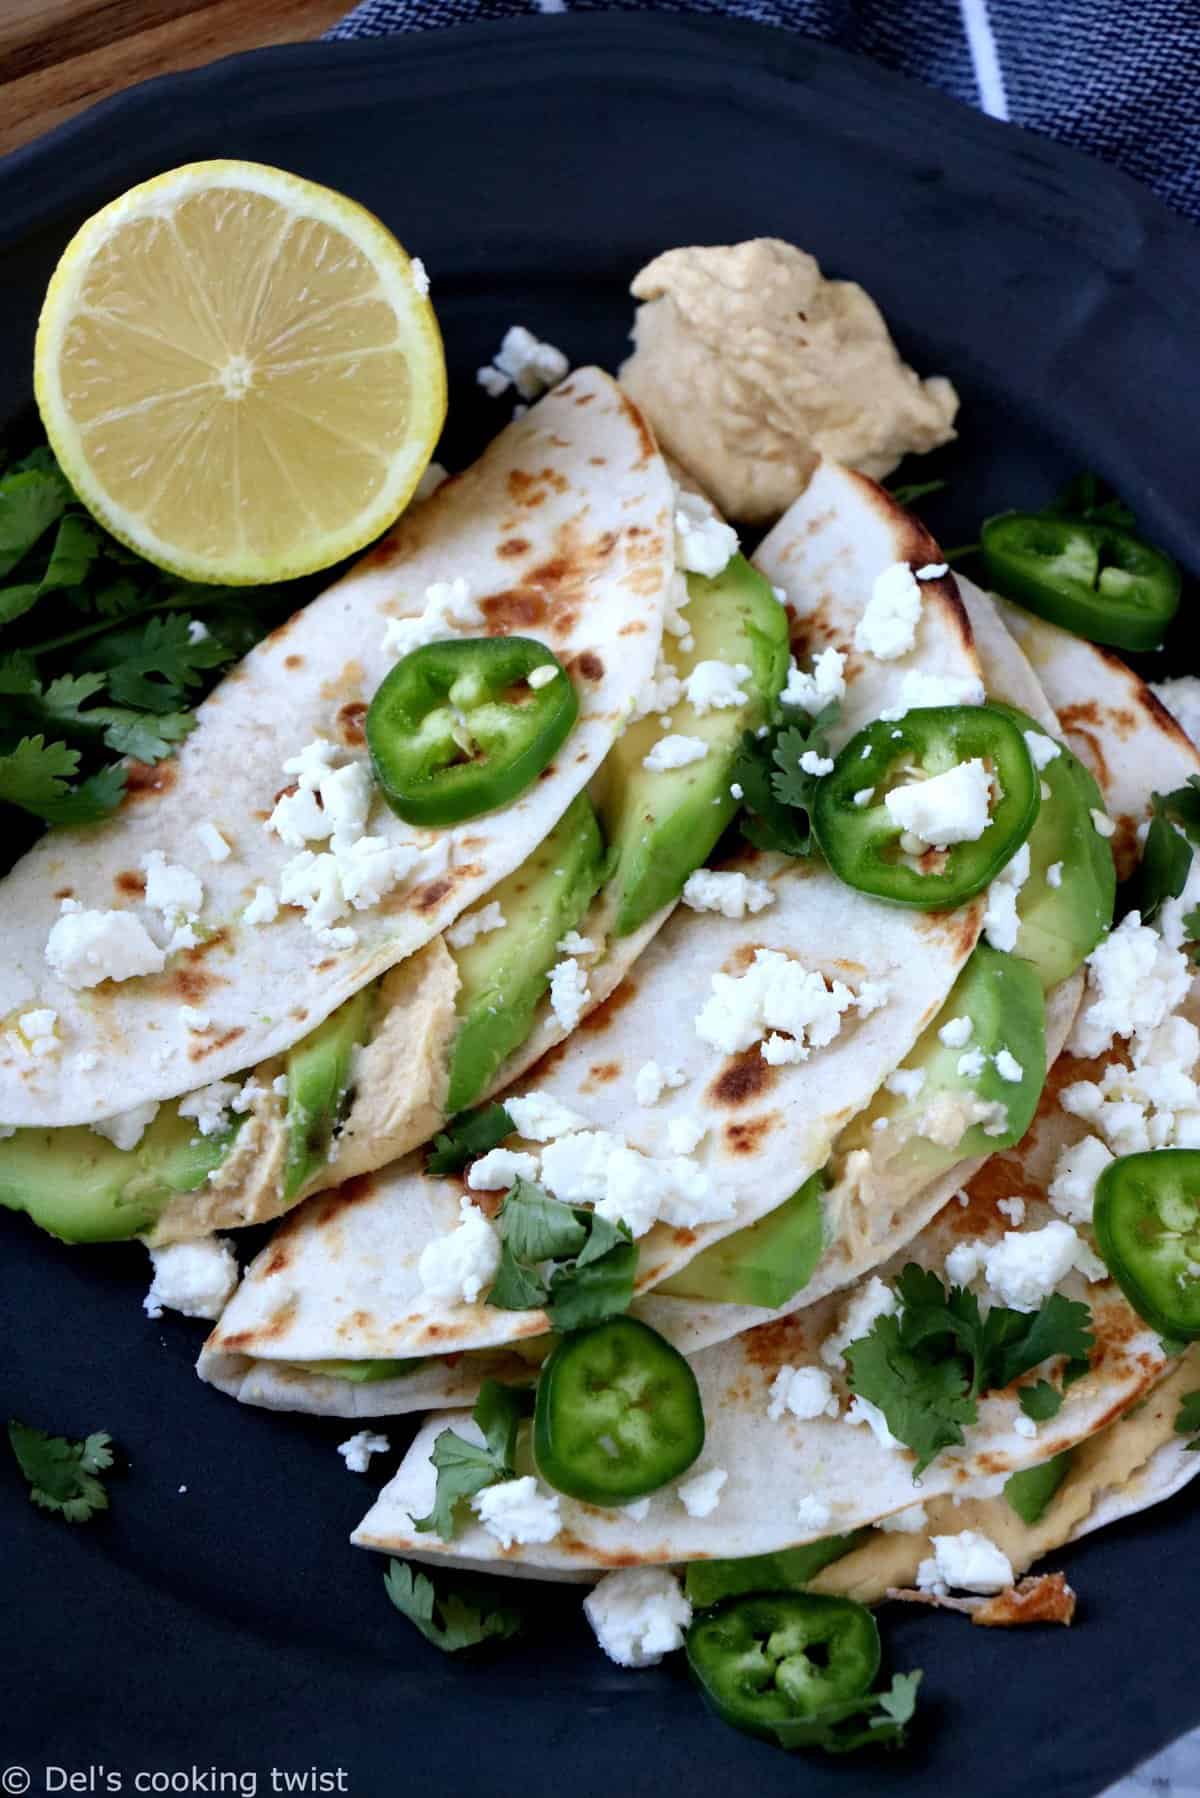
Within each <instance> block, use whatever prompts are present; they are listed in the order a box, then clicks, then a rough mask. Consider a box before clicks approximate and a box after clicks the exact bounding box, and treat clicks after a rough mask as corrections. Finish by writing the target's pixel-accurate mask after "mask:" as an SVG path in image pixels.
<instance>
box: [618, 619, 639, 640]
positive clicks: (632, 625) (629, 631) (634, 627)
mask: <svg viewBox="0 0 1200 1798" xmlns="http://www.w3.org/2000/svg"><path fill="white" fill-rule="evenodd" d="M645 628H646V626H645V624H644V623H643V622H642V620H641V619H640V618H631V619H630V620H629V623H628V624H623V625H622V626H621V628H620V630H619V631H618V632H617V635H618V637H637V636H640V635H641V633H642V632H643V631H644V630H645Z"/></svg>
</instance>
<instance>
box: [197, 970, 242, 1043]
mask: <svg viewBox="0 0 1200 1798" xmlns="http://www.w3.org/2000/svg"><path fill="white" fill-rule="evenodd" d="M213 984H214V985H216V986H223V985H224V984H225V983H224V981H214V983H213ZM244 1035H245V1030H244V1029H243V1027H242V1026H241V1025H240V1024H236V1025H235V1026H234V1027H233V1028H232V1029H231V1030H227V1031H226V1032H225V1034H224V1036H215V1037H212V1038H210V1039H209V1040H208V1041H206V1042H202V1043H192V1044H191V1045H190V1046H189V1048H188V1060H189V1061H203V1060H204V1057H205V1056H206V1055H212V1054H213V1053H214V1052H215V1051H216V1050H218V1049H227V1048H228V1047H229V1045H230V1043H236V1041H237V1039H238V1037H239V1036H244Z"/></svg>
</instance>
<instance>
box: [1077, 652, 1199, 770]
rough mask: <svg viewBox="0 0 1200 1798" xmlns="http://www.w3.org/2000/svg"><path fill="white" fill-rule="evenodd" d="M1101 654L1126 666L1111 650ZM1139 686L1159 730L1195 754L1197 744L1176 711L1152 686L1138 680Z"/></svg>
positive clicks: (1139, 699) (1126, 670) (1142, 699)
mask: <svg viewBox="0 0 1200 1798" xmlns="http://www.w3.org/2000/svg"><path fill="white" fill-rule="evenodd" d="M1100 654H1101V655H1102V656H1106V657H1108V659H1109V660H1110V661H1112V662H1116V663H1118V664H1119V665H1120V666H1121V667H1124V663H1123V662H1121V658H1120V657H1119V656H1115V655H1113V654H1112V653H1111V651H1109V650H1106V649H1102V650H1101V651H1100ZM1125 672H1126V673H1127V674H1128V672H1129V670H1128V669H1127V668H1126V669H1125ZM1138 688H1139V691H1138V696H1137V697H1138V701H1139V703H1140V704H1141V705H1142V706H1143V707H1144V708H1145V710H1146V711H1147V712H1148V713H1149V715H1150V719H1151V721H1152V722H1153V724H1154V725H1155V727H1156V728H1157V729H1158V730H1161V731H1163V732H1165V733H1166V735H1167V736H1170V737H1174V738H1175V740H1176V742H1178V743H1182V744H1183V745H1184V747H1185V748H1186V749H1189V750H1191V751H1192V753H1193V754H1194V753H1195V745H1194V743H1193V742H1192V739H1191V738H1190V737H1189V736H1188V734H1187V732H1186V731H1185V730H1184V728H1183V726H1182V724H1180V722H1179V720H1178V718H1176V716H1175V714H1174V712H1172V711H1171V710H1170V709H1169V708H1168V707H1167V706H1165V705H1164V704H1163V702H1162V700H1161V699H1160V698H1159V697H1158V694H1157V693H1155V692H1154V691H1153V690H1152V689H1151V688H1150V687H1148V686H1146V685H1145V683H1144V682H1143V681H1139V682H1138Z"/></svg>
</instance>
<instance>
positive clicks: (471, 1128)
mask: <svg viewBox="0 0 1200 1798" xmlns="http://www.w3.org/2000/svg"><path fill="white" fill-rule="evenodd" d="M515 1129H516V1125H515V1124H514V1123H513V1121H512V1119H511V1118H510V1117H509V1115H508V1113H507V1111H505V1109H504V1107H503V1105H485V1106H482V1107H481V1108H480V1109H479V1110H478V1111H460V1112H459V1114H458V1116H457V1117H452V1118H451V1119H450V1122H449V1123H448V1124H447V1125H446V1128H445V1129H444V1130H443V1131H441V1132H440V1133H439V1134H438V1135H437V1136H435V1137H434V1139H433V1147H432V1148H431V1149H430V1151H429V1153H428V1154H427V1155H426V1157H425V1172H426V1173H427V1174H457V1173H459V1172H460V1171H461V1169H463V1168H464V1167H466V1165H467V1163H468V1161H474V1159H475V1157H476V1156H477V1155H486V1154H487V1152H488V1150H489V1149H495V1148H498V1147H499V1146H500V1144H501V1143H502V1142H503V1141H504V1139H505V1137H506V1136H511V1135H512V1133H513V1131H514V1130H515Z"/></svg>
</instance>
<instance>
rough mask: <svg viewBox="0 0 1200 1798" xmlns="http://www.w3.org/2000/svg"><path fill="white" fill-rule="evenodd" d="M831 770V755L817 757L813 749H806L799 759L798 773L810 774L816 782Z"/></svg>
mask: <svg viewBox="0 0 1200 1798" xmlns="http://www.w3.org/2000/svg"><path fill="white" fill-rule="evenodd" d="M869 747H870V745H869V744H868V748H869ZM832 769H833V757H832V756H831V755H818V754H817V751H816V750H815V749H806V750H805V751H804V753H803V755H802V756H801V757H800V772H801V773H802V774H811V775H813V776H814V777H815V778H816V779H817V780H820V779H821V777H822V776H823V775H825V774H829V773H830V772H831V771H832Z"/></svg>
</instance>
